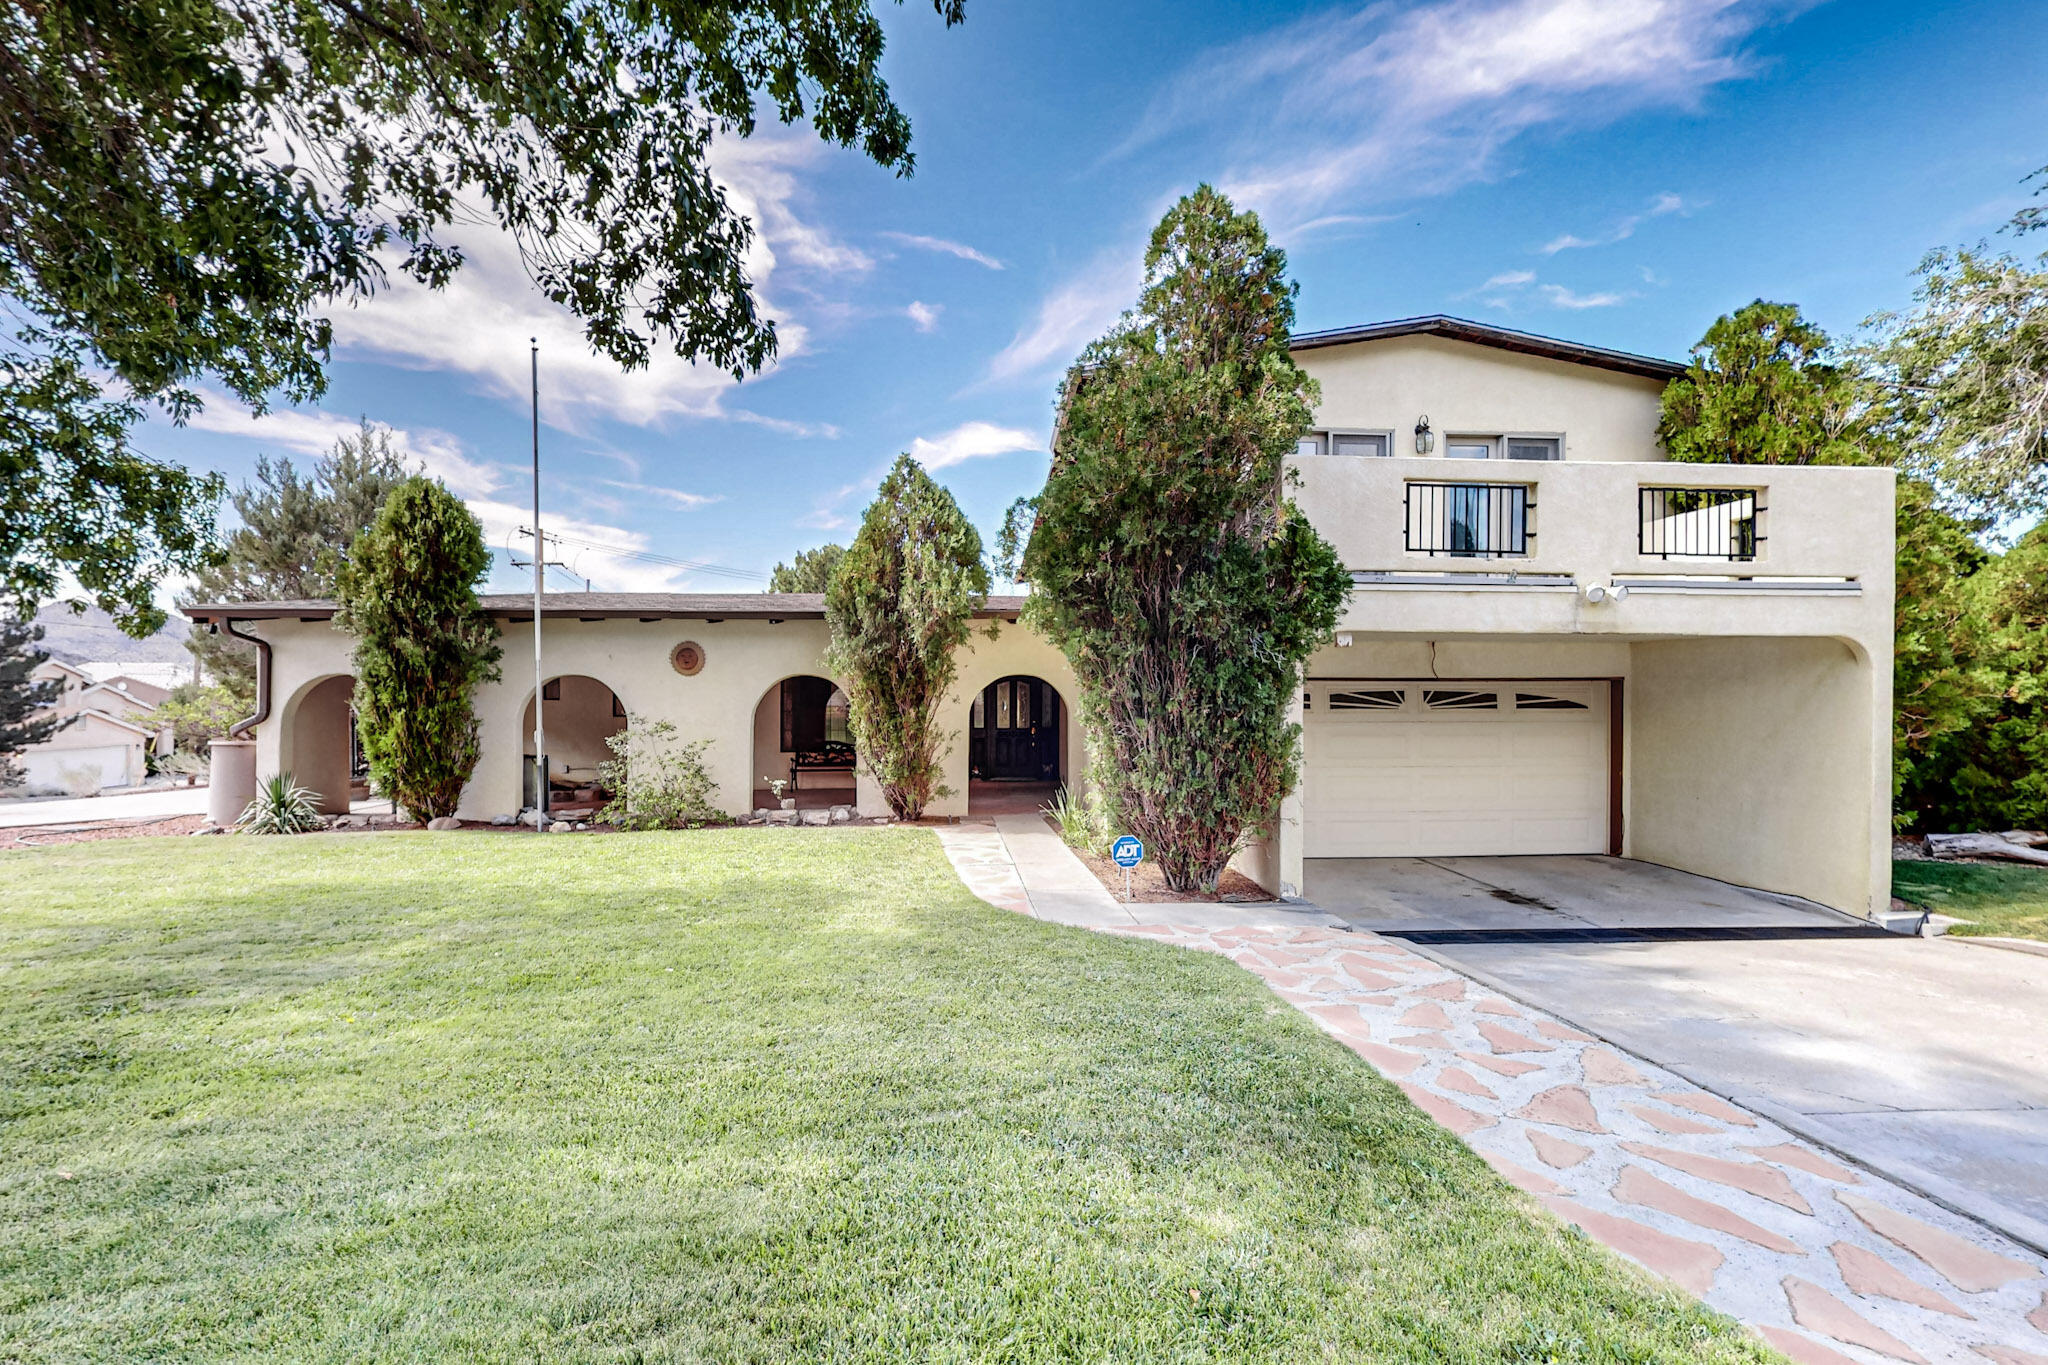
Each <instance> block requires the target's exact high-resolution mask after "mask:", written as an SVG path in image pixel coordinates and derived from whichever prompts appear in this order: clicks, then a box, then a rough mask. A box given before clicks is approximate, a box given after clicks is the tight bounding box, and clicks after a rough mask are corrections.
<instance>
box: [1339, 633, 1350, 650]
mask: <svg viewBox="0 0 2048 1365" xmlns="http://www.w3.org/2000/svg"><path fill="white" fill-rule="evenodd" d="M1337 648H1339V649H1349V648H1351V632H1350V631H1348V630H1340V631H1338V632H1337Z"/></svg>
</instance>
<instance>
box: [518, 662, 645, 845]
mask: <svg viewBox="0 0 2048 1365" xmlns="http://www.w3.org/2000/svg"><path fill="white" fill-rule="evenodd" d="M541 701H542V703H543V705H544V706H545V708H546V709H545V710H544V712H543V713H542V718H543V719H544V720H545V721H546V724H547V746H548V809H550V810H552V811H554V812H556V813H557V814H568V813H573V812H576V811H579V810H588V811H594V810H596V809H597V808H598V807H599V806H602V805H603V804H604V803H605V802H606V801H607V800H609V799H610V797H611V793H610V792H608V791H606V790H605V787H604V783H603V782H602V780H601V779H600V776H599V771H598V769H599V765H600V764H603V763H607V762H610V761H611V759H612V758H613V756H614V755H613V754H612V749H611V745H610V744H609V743H607V742H606V741H608V740H610V739H611V737H612V736H613V735H616V734H618V733H619V732H620V731H622V730H624V729H625V728H626V707H625V704H624V703H623V702H621V701H620V700H619V695H618V693H616V692H614V691H612V689H611V688H610V687H608V686H606V685H605V684H604V683H602V682H600V681H599V680H598V679H596V678H592V677H588V676H586V675H584V674H581V673H565V674H563V675H562V676H561V677H559V678H550V679H548V680H547V681H546V682H545V683H542V684H541ZM533 711H534V704H533V698H532V697H531V696H530V695H529V696H528V697H527V699H526V714H525V715H524V716H523V717H522V718H521V720H520V725H519V734H520V744H521V746H522V747H521V750H520V752H522V753H523V754H525V756H526V757H525V758H524V760H523V761H522V764H521V768H520V772H521V777H520V792H521V800H522V801H523V802H524V804H525V805H526V806H527V807H528V808H529V809H531V808H532V807H533V806H534V804H535V803H536V801H537V800H538V796H539V791H540V786H539V780H538V778H537V776H536V771H535V763H534V758H533Z"/></svg>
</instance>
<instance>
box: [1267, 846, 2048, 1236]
mask: <svg viewBox="0 0 2048 1365" xmlns="http://www.w3.org/2000/svg"><path fill="white" fill-rule="evenodd" d="M1306 881H1307V886H1306V887H1305V890H1306V891H1307V892H1308V896H1309V898H1310V899H1311V900H1313V901H1315V903H1316V904H1317V905H1319V906H1320V907H1322V908H1323V909H1324V910H1327V911H1329V912H1330V913H1332V914H1334V915H1337V916H1338V917H1340V918H1342V919H1344V920H1345V921H1347V922H1348V923H1351V924H1354V925H1356V926H1358V927H1361V928H1370V929H1374V930H1376V931H1378V932H1381V933H1385V934H1389V935H1391V936H1394V937H1396V938H1398V939H1402V940H1405V941H1407V942H1409V943H1411V944H1413V945H1414V946H1415V947H1416V948H1417V950H1418V951H1420V952H1423V953H1426V954H1428V955H1430V956H1433V957H1436V958H1438V959H1439V960H1442V961H1444V962H1446V963H1448V964H1450V965H1452V966H1455V967H1457V968H1459V969H1460V970H1463V971H1466V972H1468V973H1470V974H1473V975H1476V976H1479V977H1480V978H1481V979H1483V980H1485V981H1487V982H1488V983H1489V984H1492V985H1494V986H1496V987H1497V988H1499V989H1500V990H1502V991H1504V992H1506V993H1507V994H1509V995H1512V996H1516V997H1518V998H1520V999H1522V1000H1523V1001H1525V1002H1527V1003H1529V1004H1531V1005H1534V1006H1537V1007H1538V1008H1541V1009H1544V1010H1547V1011H1550V1012H1551V1013H1554V1014H1556V1015H1559V1016H1561V1017H1563V1018H1565V1019H1568V1020H1570V1021H1571V1022H1573V1023H1574V1024H1577V1025H1578V1026H1579V1027H1580V1028H1583V1029H1585V1030H1586V1031H1587V1032H1589V1033H1594V1034H1598V1035H1599V1036H1601V1037H1603V1038H1605V1039H1607V1040H1609V1041H1610V1042H1613V1043H1615V1044H1617V1045H1619V1046H1621V1047H1623V1048H1625V1049H1627V1050H1628V1051H1630V1052H1633V1053H1635V1054H1637V1055H1638V1056H1640V1057H1644V1058H1646V1059H1648V1060H1650V1061H1653V1062H1656V1063H1657V1064H1659V1065H1661V1066H1664V1067H1667V1068H1669V1069H1670V1070H1672V1071H1675V1072H1678V1073H1679V1074H1680V1075H1683V1076H1685V1077H1686V1078H1687V1079H1689V1080H1691V1081H1693V1082H1694V1083H1695V1084H1698V1085H1700V1086H1702V1087H1704V1088H1706V1089H1708V1090H1712V1091H1715V1092H1717V1093H1719V1094H1722V1095H1725V1096H1727V1097H1728V1098H1729V1099H1731V1100H1734V1101H1735V1102H1736V1103H1738V1104H1741V1105H1744V1106H1745V1107H1748V1108H1752V1109H1755V1110H1757V1111H1758V1112H1761V1113H1764V1114H1766V1115H1768V1116H1769V1117H1771V1118H1774V1119H1776V1120H1777V1121H1779V1122H1780V1123H1783V1124H1785V1125H1786V1126H1787V1127H1790V1128H1793V1129H1795V1130H1796V1131H1799V1132H1801V1133H1803V1134H1805V1135H1807V1136H1809V1137H1811V1138H1812V1139H1814V1140H1815V1141H1818V1142H1820V1143H1822V1144H1824V1145H1826V1146H1829V1147H1832V1148H1834V1149H1835V1150H1836V1151H1838V1152H1840V1153H1841V1154H1843V1155H1845V1156H1848V1157H1850V1158H1851V1159H1853V1160H1855V1161H1858V1162H1860V1163H1862V1164H1865V1165H1867V1166H1869V1167H1871V1168H1873V1169H1875V1170H1878V1171H1881V1172H1883V1173H1885V1174H1887V1175H1889V1176H1891V1177H1892V1178H1894V1179H1896V1180H1899V1181H1901V1182H1902V1183H1905V1184H1908V1185H1910V1186H1913V1187H1914V1188H1916V1189H1919V1190H1921V1191H1922V1192H1923V1193H1925V1194H1928V1195H1930V1196H1931V1197H1933V1198H1935V1199H1936V1200H1937V1201H1939V1202H1941V1203H1944V1204H1947V1205H1948V1206H1949V1207H1951V1208H1953V1209H1955V1210H1957V1211H1958V1212H1962V1213H1967V1214H1969V1215H1971V1216H1973V1217H1977V1218H1979V1219H1981V1220H1982V1221H1985V1222H1989V1223H1991V1224H1993V1225H1994V1226H1997V1227H1999V1228H2001V1229H2002V1230H2003V1231H2005V1232H2007V1233H2008V1234H2009V1235H2011V1236H2014V1237H2016V1238H2018V1239H2019V1240H2021V1241H2024V1242H2027V1243H2028V1244H2030V1245H2032V1246H2034V1247H2036V1248H2037V1249H2040V1250H2044V1251H2048V957H2040V956H2032V955H2029V954H2025V953H2019V952H2011V951H2007V950H2003V949H1998V948H1992V947H1987V946H1984V945H1981V944H1968V943H1964V942H1961V941H1958V940H1951V939H1920V938H1911V937H1905V936H1900V935H1889V934H1886V935H1874V934H1871V933H1870V931H1868V930H1867V929H1863V928H1861V927H1859V926H1857V925H1855V924H1853V923H1852V922H1850V921H1848V920H1847V919H1846V918H1845V917H1843V916H1839V915H1835V914H1833V913H1832V912H1829V911H1825V910H1822V909H1820V908H1818V907H1812V906H1807V905H1805V904H1804V903H1802V902H1799V901H1796V900H1792V899H1790V898H1784V897H1778V896H1772V895H1769V894H1766V893H1763V892H1756V891H1748V890H1744V889H1742V888H1739V887H1730V886H1726V885H1724V884H1722V883H1719V882H1714V881H1710V880H1708V879H1706V878H1702V877H1693V876H1690V875H1688V874H1686V873H1682V872H1673V871H1671V870H1670V869H1667V868H1660V867H1653V866H1650V865H1648V864H1644V863H1633V862H1627V861H1624V860H1622V859H1615V858H1436V859H1343V860H1314V861H1311V862H1310V863H1309V864H1308V867H1307V869H1306ZM1840 929H1846V930H1847V931H1848V932H1847V933H1846V934H1843V933H1839V932H1836V931H1837V930H1840ZM1404 930H1406V931H1408V932H1406V933H1404V932H1403V931H1404Z"/></svg>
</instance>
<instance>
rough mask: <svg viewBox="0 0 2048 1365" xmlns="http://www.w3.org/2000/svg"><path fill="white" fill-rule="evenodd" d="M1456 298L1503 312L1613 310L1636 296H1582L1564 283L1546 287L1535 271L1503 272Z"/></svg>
mask: <svg viewBox="0 0 2048 1365" xmlns="http://www.w3.org/2000/svg"><path fill="white" fill-rule="evenodd" d="M1456 297H1458V298H1461V299H1469V298H1475V297H1476V298H1477V299H1478V300H1479V301H1480V302H1481V303H1483V304H1485V305H1486V306H1487V307H1488V308H1498V309H1502V310H1503V311H1512V310H1514V309H1518V308H1525V307H1529V306H1532V305H1538V304H1547V305H1549V306H1550V307H1552V308H1563V309H1567V310H1570V311H1573V312H1577V311H1579V310H1581V309H1586V308H1612V307H1614V306H1616V305H1618V304H1623V303H1627V302H1628V301H1629V300H1630V299H1633V298H1634V297H1636V296H1635V295H1634V294H1632V293H1621V292H1619V291H1601V292H1597V293H1591V294H1580V293H1577V292H1575V291H1573V290H1571V289H1568V288H1566V287H1565V286H1564V285H1561V284H1546V283H1543V282H1541V281H1539V280H1538V279H1537V278H1536V272H1535V271H1533V270H1503V271H1501V272H1500V273H1499V274H1498V275H1494V276H1492V277H1491V278H1489V279H1488V280H1487V281H1486V282H1485V283H1483V284H1480V285H1476V286H1474V287H1473V288H1471V289H1467V290H1466V291H1465V292H1464V293H1462V294H1459V295H1457V296H1456Z"/></svg>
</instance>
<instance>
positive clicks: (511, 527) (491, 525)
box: [465, 498, 732, 592]
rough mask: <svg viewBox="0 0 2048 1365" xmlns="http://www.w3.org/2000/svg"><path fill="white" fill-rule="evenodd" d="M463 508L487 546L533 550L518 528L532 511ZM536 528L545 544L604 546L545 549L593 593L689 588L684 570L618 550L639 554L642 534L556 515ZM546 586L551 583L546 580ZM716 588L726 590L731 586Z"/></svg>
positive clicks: (475, 504) (479, 504)
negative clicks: (559, 540)
mask: <svg viewBox="0 0 2048 1365" xmlns="http://www.w3.org/2000/svg"><path fill="white" fill-rule="evenodd" d="M465 501H466V502H467V503H468V504H469V510H470V511H472V512H474V513H476V516H477V520H478V521H481V522H482V523H483V527H484V539H485V540H486V541H488V542H489V543H490V544H491V545H492V546H493V547H495V548H497V549H500V550H509V551H511V552H512V553H513V554H516V555H518V556H519V557H520V558H522V559H524V558H526V557H528V556H529V555H531V554H532V552H533V540H532V537H531V535H527V536H522V535H520V534H519V531H520V528H522V527H530V526H532V525H533V509H532V508H531V507H528V506H526V505H525V504H523V503H511V502H499V501H497V500H495V499H491V498H468V499H465ZM542 524H543V526H544V527H545V528H546V530H547V532H548V536H549V538H550V540H552V538H553V537H555V536H567V537H570V538H572V539H574V540H577V541H588V542H590V544H592V545H598V546H604V547H606V548H603V549H591V548H589V546H587V545H562V546H555V545H552V544H551V545H550V546H549V551H548V558H549V559H553V560H559V561H561V562H562V563H563V564H566V565H568V566H569V570H570V572H572V573H574V574H575V575H576V576H577V577H579V578H584V579H587V580H589V582H590V584H591V586H592V588H593V589H595V590H596V591H599V592H683V591H687V590H688V589H690V588H691V587H693V586H698V585H696V584H693V583H692V581H691V576H690V572H689V571H688V570H687V569H682V568H678V567H676V566H674V565H669V564H653V563H649V562H648V561H646V560H643V559H636V558H634V557H633V556H632V555H631V554H630V553H621V552H622V551H625V552H630V551H635V550H639V551H645V550H650V549H652V548H653V546H652V543H651V542H650V541H649V539H648V538H647V536H646V535H644V534H642V533H641V532H639V531H630V530H627V529H626V528H625V527H623V526H614V525H612V524H610V523H609V522H602V521H590V520H585V519H583V518H579V517H570V516H564V515H562V514H561V513H560V512H558V511H553V510H549V509H545V508H544V509H543V510H542ZM551 586H552V582H551ZM714 586H722V587H723V588H724V589H725V590H726V591H730V590H731V587H732V585H731V584H730V583H724V584H722V585H714Z"/></svg>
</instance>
